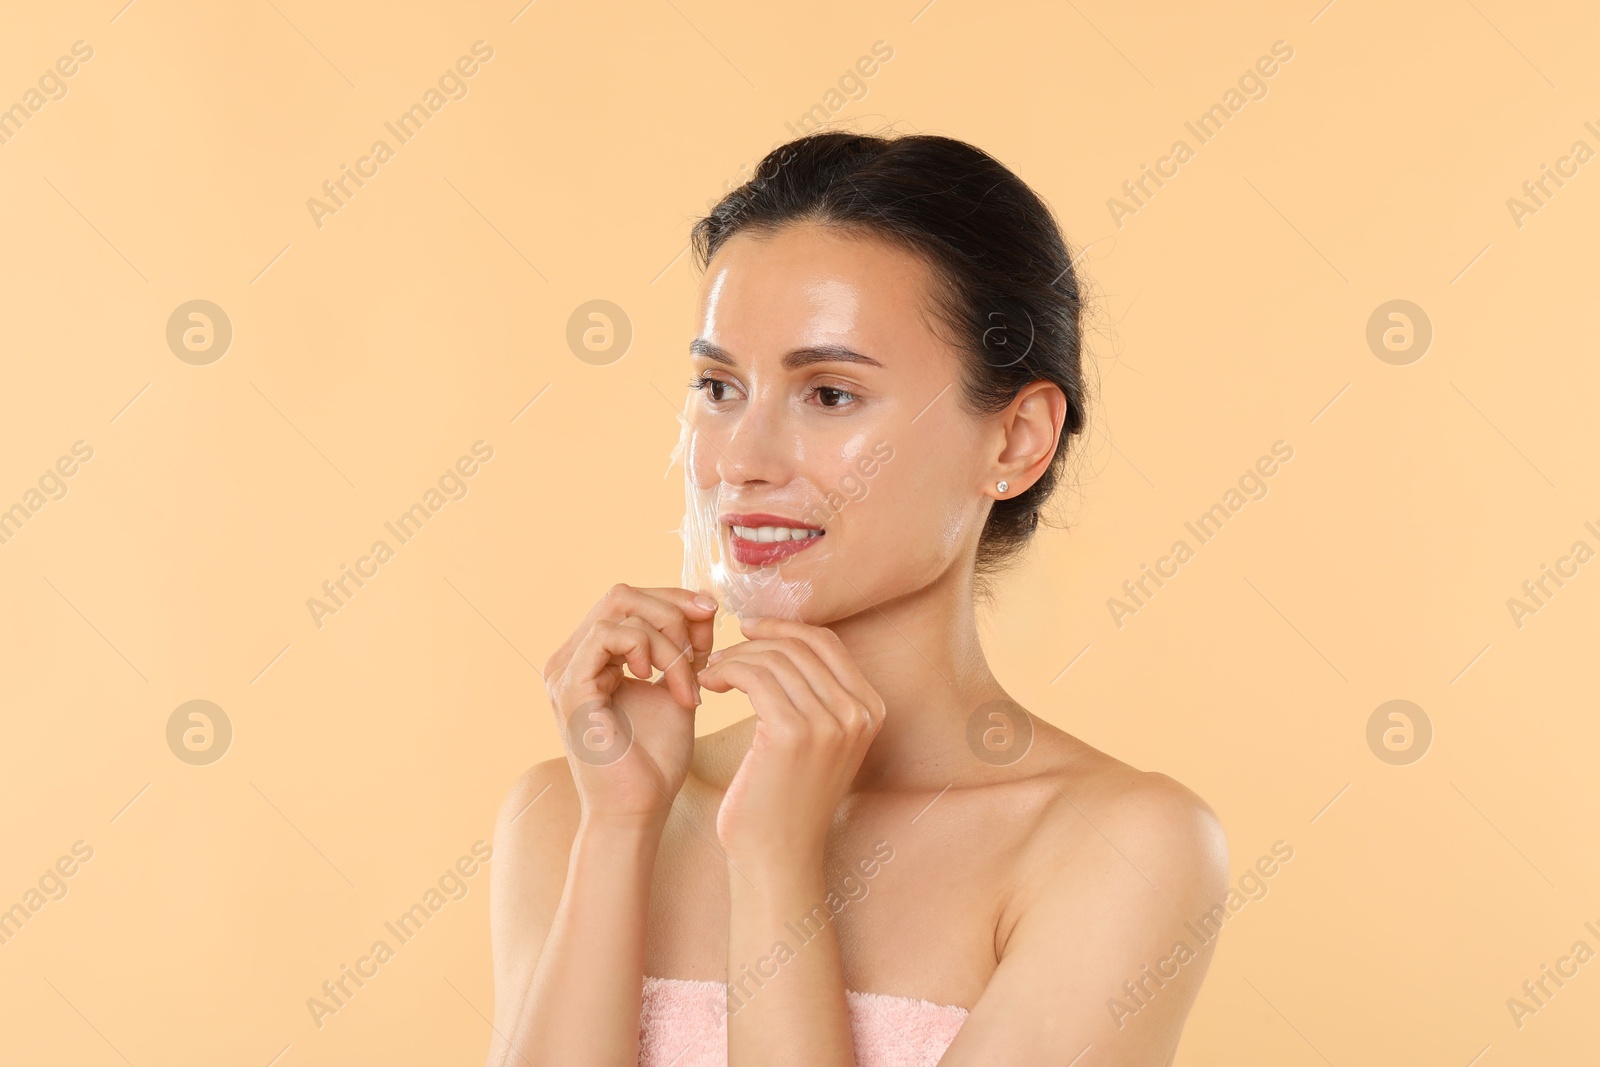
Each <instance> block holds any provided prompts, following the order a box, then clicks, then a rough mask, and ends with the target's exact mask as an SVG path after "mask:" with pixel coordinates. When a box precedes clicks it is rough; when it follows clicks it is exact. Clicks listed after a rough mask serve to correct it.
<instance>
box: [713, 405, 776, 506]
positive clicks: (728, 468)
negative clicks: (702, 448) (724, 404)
mask: <svg viewBox="0 0 1600 1067" xmlns="http://www.w3.org/2000/svg"><path fill="white" fill-rule="evenodd" d="M708 429H709V430H710V431H711V434H712V436H711V438H709V440H710V443H712V444H713V445H714V449H715V451H714V454H715V455H716V470H717V477H718V478H719V479H720V480H721V481H722V482H724V483H725V484H727V485H731V486H747V485H782V484H784V483H785V482H787V481H788V480H789V477H790V475H791V473H792V471H793V468H794V459H795V453H796V441H795V436H794V428H793V426H792V425H791V423H790V420H789V416H788V411H787V408H786V406H785V401H784V398H783V397H782V396H779V395H777V394H775V393H773V392H771V391H770V390H767V391H762V390H754V391H753V395H752V396H751V398H750V399H748V400H746V401H745V403H743V404H741V405H740V406H739V408H738V410H737V411H734V412H730V413H728V414H726V415H723V416H721V417H719V418H718V419H717V420H715V422H714V424H713V425H712V426H710V427H708Z"/></svg>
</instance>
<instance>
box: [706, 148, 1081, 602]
mask: <svg viewBox="0 0 1600 1067" xmlns="http://www.w3.org/2000/svg"><path fill="white" fill-rule="evenodd" d="M804 222H812V223H818V224H822V225H826V226H832V227H836V228H839V229H843V230H847V231H851V232H857V233H862V234H865V235H870V236H874V237H878V238H880V239H882V240H886V241H889V242H891V243H893V244H895V245H897V246H899V247H901V248H904V249H906V250H908V251H911V252H913V253H915V254H917V255H919V256H920V257H921V258H922V259H923V260H924V261H925V262H927V263H928V264H929V265H930V266H931V267H932V268H933V274H934V277H935V279H936V281H935V292H934V294H933V296H934V303H935V306H934V308H933V309H932V310H933V311H934V313H935V318H936V321H942V322H943V323H944V324H945V325H946V326H948V327H949V328H950V329H952V330H953V331H954V334H955V336H954V338H953V339H952V343H953V344H954V345H955V347H956V348H957V349H958V350H960V351H961V352H963V353H964V354H965V356H966V373H965V374H964V375H963V376H962V382H961V390H960V394H959V395H960V398H961V402H962V403H963V404H964V405H965V406H966V408H967V410H968V411H969V412H972V413H973V414H975V415H980V416H981V415H988V414H993V413H995V412H998V411H1001V410H1003V409H1004V408H1005V407H1006V405H1007V404H1009V403H1011V401H1012V400H1014V399H1015V398H1016V396H1017V394H1018V392H1020V391H1021V390H1022V388H1023V387H1024V386H1026V385H1028V384H1029V383H1030V382H1036V381H1040V380H1045V381H1050V382H1054V383H1055V384H1056V385H1058V386H1059V387H1060V388H1061V391H1062V392H1063V393H1064V394H1065V395H1066V398H1067V411H1066V421H1065V424H1064V425H1063V427H1062V431H1061V436H1060V438H1059V440H1058V442H1057V445H1056V451H1055V455H1054V456H1053V457H1052V459H1051V462H1050V466H1049V467H1048V468H1047V469H1046V470H1045V472H1044V474H1043V475H1041V476H1040V478H1039V480H1038V481H1037V482H1035V483H1034V484H1033V485H1032V486H1030V487H1029V488H1028V490H1027V491H1026V492H1024V493H1020V494H1018V495H1017V496H1014V497H1010V498H1008V499H1004V500H997V501H995V503H994V507H993V508H992V510H991V511H990V513H989V518H988V521H987V522H986V523H985V525H984V528H983V533H982V535H981V537H980V539H979V543H978V555H977V562H976V571H977V574H978V575H979V583H978V584H979V590H980V595H987V589H986V582H984V581H983V578H984V577H985V576H987V575H989V574H992V573H994V572H995V571H997V570H998V569H999V568H1000V567H1001V566H1002V565H1003V564H1004V563H1006V562H1007V561H1008V560H1010V559H1012V558H1013V557H1015V556H1016V555H1017V554H1018V553H1020V552H1021V550H1022V549H1023V548H1024V547H1025V546H1026V545H1027V543H1028V541H1029V540H1030V539H1031V538H1032V536H1033V533H1034V530H1035V529H1037V528H1038V525H1039V521H1040V520H1039V509H1040V507H1041V506H1043V505H1044V503H1045V502H1046V501H1047V500H1049V498H1050V496H1051V494H1052V493H1053V492H1054V491H1055V488H1056V484H1057V482H1058V481H1059V479H1060V476H1061V473H1062V469H1063V466H1064V464H1065V461H1066V456H1067V452H1068V448H1067V445H1068V439H1069V438H1070V437H1071V436H1072V435H1073V434H1078V433H1081V432H1083V429H1084V426H1085V417H1086V416H1085V399H1086V397H1085V392H1086V391H1085V387H1084V378H1083V368H1082V361H1081V358H1080V357H1081V350H1082V337H1081V320H1082V300H1081V297H1080V294H1079V288H1078V276H1077V273H1076V271H1075V269H1074V267H1073V263H1072V256H1071V255H1070V254H1069V252H1068V249H1067V244H1066V242H1065V240H1064V239H1063V238H1062V235H1061V231H1060V228H1059V227H1058V226H1057V224H1056V220H1055V217H1054V216H1053V215H1052V214H1051V212H1050V208H1049V207H1048V206H1047V205H1046V204H1045V203H1044V201H1043V200H1041V199H1039V197H1038V196H1037V195H1036V194H1035V193H1034V192H1033V190H1031V189H1030V188H1028V186H1027V185H1026V184H1025V183H1024V182H1023V181H1022V179H1020V178H1018V177H1017V176H1016V175H1015V174H1014V173H1012V172H1011V170H1010V169H1008V168H1007V167H1006V166H1005V165H1004V164H1002V163H1000V162H999V161H998V160H996V159H995V158H994V157H993V156H990V155H989V154H988V153H987V152H984V151H983V150H982V149H980V148H977V147H975V146H973V145H970V144H967V143H966V142H964V141H958V140H955V139H953V138H950V137H940V136H935V135H930V134H908V135H902V136H897V137H879V136H874V135H870V134H860V133H849V132H843V131H828V132H821V133H813V134H810V135H808V136H805V137H801V138H798V139H796V140H793V141H790V142H788V143H786V144H782V145H779V146H777V147H775V148H774V149H773V150H772V151H771V152H769V153H768V154H767V155H766V157H765V158H763V159H762V160H761V162H760V164H759V165H758V166H757V167H756V173H755V176H754V177H752V178H751V179H750V180H749V181H747V182H746V183H745V184H743V185H741V186H739V187H738V188H737V189H734V190H733V191H732V192H730V193H728V195H726V196H724V197H723V198H722V199H721V200H720V201H719V202H718V203H717V204H716V205H715V206H714V207H713V208H712V209H711V212H710V214H708V215H706V216H705V217H704V218H702V219H700V220H699V221H698V222H696V223H695V225H694V229H693V232H692V234H691V238H690V240H691V244H692V245H693V248H694V252H695V256H696V258H697V259H698V261H699V265H700V269H701V270H704V269H706V267H708V266H709V265H710V262H711V258H712V256H714V255H716V252H717V249H718V248H720V247H721V246H722V244H723V242H725V241H726V240H728V238H730V237H732V236H733V235H734V234H736V233H738V232H740V231H741V230H751V231H754V232H756V233H761V234H770V233H773V232H775V231H777V230H780V229H782V228H784V227H786V226H788V225H791V224H795V223H804Z"/></svg>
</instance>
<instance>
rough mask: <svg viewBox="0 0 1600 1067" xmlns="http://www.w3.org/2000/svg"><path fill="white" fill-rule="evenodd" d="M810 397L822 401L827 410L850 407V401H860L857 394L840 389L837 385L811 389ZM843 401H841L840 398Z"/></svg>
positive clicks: (819, 386)
mask: <svg viewBox="0 0 1600 1067" xmlns="http://www.w3.org/2000/svg"><path fill="white" fill-rule="evenodd" d="M810 395H812V396H814V397H817V398H818V399H819V400H821V401H822V406H823V407H825V408H841V407H846V406H848V404H849V402H850V401H854V400H857V399H859V398H858V397H857V396H856V394H854V393H852V392H850V390H848V389H840V388H839V387H838V386H836V385H818V386H815V387H814V388H812V389H811V391H810ZM841 397H842V398H843V399H840V398H841Z"/></svg>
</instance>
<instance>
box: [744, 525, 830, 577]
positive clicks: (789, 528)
mask: <svg viewBox="0 0 1600 1067" xmlns="http://www.w3.org/2000/svg"><path fill="white" fill-rule="evenodd" d="M722 524H723V526H724V527H725V528H726V529H727V530H728V542H729V545H730V547H731V548H732V550H733V558H734V559H736V560H738V561H739V562H740V563H743V564H745V565H746V566H750V567H764V566H767V565H769V564H773V563H777V562H779V561H781V560H785V559H788V558H789V557H791V556H793V555H795V554H796V553H799V552H804V551H805V550H806V549H808V548H810V547H811V546H812V545H813V544H815V543H816V542H818V541H820V540H822V538H823V536H824V532H823V530H822V529H821V528H820V527H817V526H809V525H806V524H804V523H797V522H795V521H794V520H792V519H785V518H784V517H782V516H781V515H724V516H722Z"/></svg>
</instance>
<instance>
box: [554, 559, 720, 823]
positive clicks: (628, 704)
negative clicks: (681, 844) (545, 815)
mask: <svg viewBox="0 0 1600 1067" xmlns="http://www.w3.org/2000/svg"><path fill="white" fill-rule="evenodd" d="M697 598H698V599H699V600H700V601H701V603H696V600H697ZM705 605H709V606H705ZM715 615H716V602H715V601H714V600H711V599H710V598H709V597H708V596H706V595H705V594H703V593H701V594H696V593H694V592H692V591H690V590H688V589H635V588H633V587H632V586H629V585H625V584H622V583H620V582H619V583H618V584H616V585H614V586H612V587H611V589H610V590H609V591H608V592H607V593H606V595H605V596H604V597H602V598H601V599H600V601H599V603H597V604H596V605H595V606H594V607H593V608H592V609H591V610H590V612H589V614H588V615H586V616H585V617H584V619H583V622H581V623H579V625H578V628H577V629H576V630H574V631H573V633H572V636H571V637H569V638H567V640H566V643H565V644H563V645H562V646H561V647H560V648H558V649H556V651H555V652H554V653H553V654H552V655H551V656H550V659H549V660H548V661H547V662H546V663H545V668H544V677H545V689H546V691H547V692H548V693H549V694H550V706H551V708H552V710H553V711H554V712H555V715H556V726H557V729H558V730H559V732H560V734H561V737H562V741H563V744H565V746H566V750H567V762H568V763H569V764H570V765H571V767H572V777H573V781H574V782H575V783H576V785H577V789H578V796H579V800H580V802H581V804H582V810H583V812H584V815H585V816H590V815H595V816H602V817H621V818H654V817H664V816H665V813H666V811H667V809H669V808H670V807H671V806H672V801H673V798H674V797H676V796H677V795H678V790H679V789H681V788H682V787H683V781H684V778H685V777H686V776H687V775H688V773H689V761H690V759H691V757H692V756H693V754H694V709H695V708H696V707H697V706H698V705H699V703H700V687H699V684H698V683H697V682H696V681H695V675H696V674H697V673H698V672H699V671H700V669H701V668H702V667H704V666H705V661H706V657H707V656H709V655H710V654H711V644H712V619H713V617H714V616H715ZM624 665H626V666H627V667H628V669H629V670H631V671H632V672H633V675H634V677H632V678H629V677H627V676H626V675H625V674H624V673H623V667H624ZM656 669H659V670H661V671H662V678H661V680H660V681H659V682H652V681H650V680H649V679H650V678H651V677H652V676H653V674H654V671H655V670H656Z"/></svg>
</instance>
